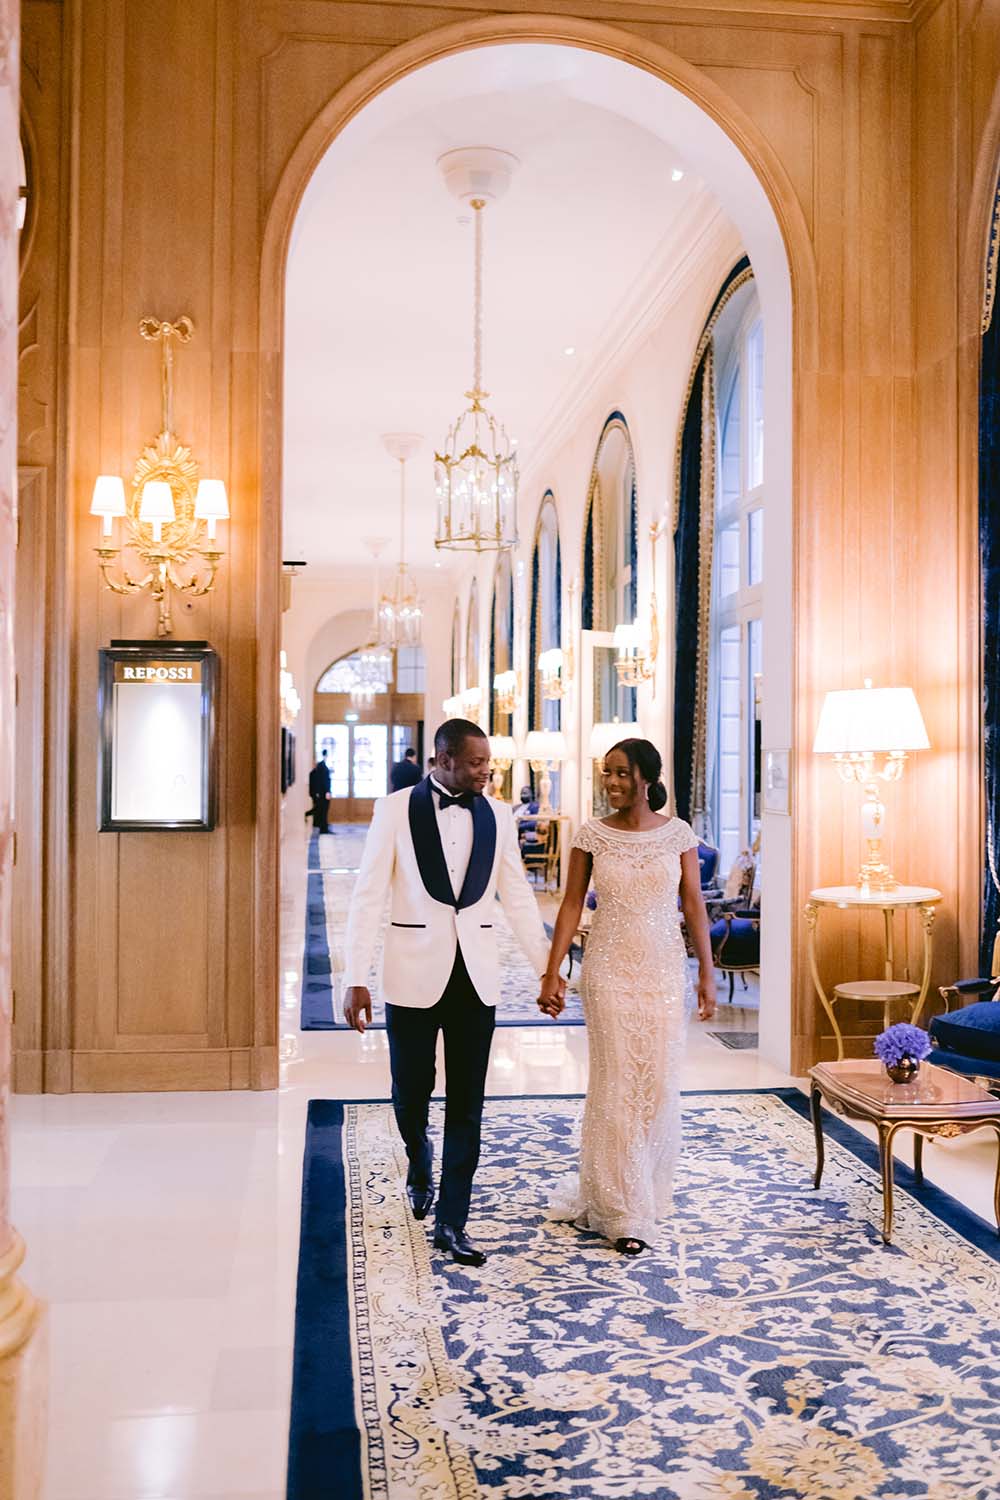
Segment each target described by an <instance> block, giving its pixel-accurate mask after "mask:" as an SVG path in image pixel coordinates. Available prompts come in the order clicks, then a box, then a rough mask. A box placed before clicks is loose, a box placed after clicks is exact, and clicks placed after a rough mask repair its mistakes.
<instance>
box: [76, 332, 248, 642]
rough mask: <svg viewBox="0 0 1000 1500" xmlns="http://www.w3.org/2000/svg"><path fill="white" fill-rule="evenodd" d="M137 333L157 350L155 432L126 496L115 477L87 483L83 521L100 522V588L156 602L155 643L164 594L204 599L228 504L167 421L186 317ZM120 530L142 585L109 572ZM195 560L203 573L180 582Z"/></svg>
mask: <svg viewBox="0 0 1000 1500" xmlns="http://www.w3.org/2000/svg"><path fill="white" fill-rule="evenodd" d="M139 334H140V336H141V337H142V338H144V339H146V340H147V341H148V342H149V343H158V344H159V346H160V400H161V423H162V425H161V430H160V432H159V434H158V435H157V437H156V438H155V439H154V440H153V442H152V443H150V444H149V445H148V446H147V447H146V448H144V449H143V451H142V453H140V455H139V457H138V459H137V460H136V465H135V470H134V472H133V475H132V481H131V487H130V489H129V492H128V495H127V496H126V489H125V482H124V481H123V480H122V479H121V478H120V476H119V475H117V474H99V475H98V476H97V479H96V481H95V484H94V493H93V498H92V500H91V504H90V514H91V515H92V516H100V518H101V544H100V546H98V547H95V549H94V550H95V552H96V553H97V557H98V566H99V568H100V570H101V577H102V578H103V579H104V583H105V586H106V587H107V588H108V589H110V590H111V592H112V593H113V594H140V593H142V592H143V591H144V590H145V589H148V590H149V593H150V597H151V598H152V599H153V600H155V602H156V605H157V609H158V616H157V622H156V633H157V635H158V636H165V635H171V634H172V632H173V628H174V627H173V619H172V617H171V613H170V593H171V591H172V592H174V593H177V594H184V595H186V596H187V597H188V598H190V599H198V598H201V597H203V596H204V595H205V594H208V593H210V592H211V590H212V589H213V588H214V586H215V578H216V574H217V572H218V568H219V563H220V561H221V560H222V558H223V557H224V556H225V553H224V552H222V551H220V549H219V548H218V547H217V546H216V534H215V533H216V526H217V525H218V523H219V521H227V520H228V519H229V498H228V496H227V494H226V486H225V484H224V483H223V482H222V480H221V479H202V478H201V477H200V473H201V471H200V468H199V465H198V463H197V461H196V459H195V458H194V456H193V454H192V452H191V450H190V448H186V447H185V446H184V444H183V443H179V442H178V441H177V438H176V436H175V435H174V430H173V429H174V420H173V398H174V392H173V368H174V356H173V344H174V341H175V340H176V342H177V343H178V344H188V343H190V342H191V339H192V338H193V336H194V324H193V323H192V321H191V319H190V318H186V317H185V318H178V319H177V321H176V322H174V323H168V322H165V321H160V320H159V319H157V318H143V319H142V321H141V323H140V324H139ZM119 520H120V521H122V522H123V523H124V528H125V539H124V545H125V546H126V547H127V548H130V549H131V550H132V551H133V552H135V553H136V554H137V555H138V556H139V557H140V558H141V559H142V561H143V563H144V564H145V565H146V567H147V569H148V572H147V573H146V575H145V577H143V578H133V577H132V575H131V574H130V573H129V572H128V571H127V569H125V568H124V567H123V568H122V570H121V576H120V577H118V578H116V577H114V576H112V572H111V567H112V564H113V563H114V562H115V560H116V559H117V558H118V557H119V555H120V553H121V551H122V548H121V547H119V546H116V545H115V523H116V521H119ZM195 555H197V556H198V557H200V558H202V559H203V560H204V562H205V564H206V568H207V571H205V572H202V571H200V570H199V571H197V572H192V573H191V574H190V576H189V577H187V578H182V577H181V574H180V571H179V570H180V569H181V568H183V567H186V566H187V565H188V563H189V562H190V561H191V559H192V557H193V556H195Z"/></svg>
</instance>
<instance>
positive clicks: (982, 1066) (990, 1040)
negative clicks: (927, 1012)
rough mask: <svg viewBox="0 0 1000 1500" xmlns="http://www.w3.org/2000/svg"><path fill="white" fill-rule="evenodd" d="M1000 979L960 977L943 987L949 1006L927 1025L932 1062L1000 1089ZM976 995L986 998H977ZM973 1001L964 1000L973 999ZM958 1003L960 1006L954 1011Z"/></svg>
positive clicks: (942, 994) (942, 993)
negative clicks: (996, 996)
mask: <svg viewBox="0 0 1000 1500" xmlns="http://www.w3.org/2000/svg"><path fill="white" fill-rule="evenodd" d="M997 994H1000V980H997V979H959V980H958V981H957V982H956V983H955V984H947V985H942V986H941V998H942V999H943V1000H944V1003H945V1006H946V1007H947V1009H946V1010H945V1012H944V1014H943V1015H941V1016H935V1017H934V1019H933V1020H932V1021H931V1023H930V1025H929V1026H928V1028H927V1029H928V1031H929V1032H930V1037H931V1045H932V1047H933V1051H932V1052H931V1055H930V1061H931V1062H933V1063H938V1064H939V1065H940V1066H941V1067H943V1068H950V1069H951V1070H952V1072H954V1073H962V1074H964V1075H965V1076H966V1077H967V1078H978V1079H980V1080H982V1082H983V1084H984V1085H985V1087H987V1088H990V1089H1000V1001H998V1000H997V999H995V998H994V996H995V995H997ZM977 996H981V997H983V998H979V999H977V998H976V997H977ZM970 1000H971V1002H972V1003H971V1004H967V1003H965V1002H967V1001H970ZM954 1002H957V1003H958V1004H959V1006H960V1009H958V1010H953V1009H952V1004H953V1003H954Z"/></svg>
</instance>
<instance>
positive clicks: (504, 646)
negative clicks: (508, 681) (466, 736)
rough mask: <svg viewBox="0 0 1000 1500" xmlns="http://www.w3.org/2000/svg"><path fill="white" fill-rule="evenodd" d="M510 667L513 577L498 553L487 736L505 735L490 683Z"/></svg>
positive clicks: (507, 558)
mask: <svg viewBox="0 0 1000 1500" xmlns="http://www.w3.org/2000/svg"><path fill="white" fill-rule="evenodd" d="M513 665H514V574H513V571H512V569H511V565H510V553H509V552H501V553H500V556H499V557H498V558H497V567H496V573H495V574H494V579H493V609H492V611H491V615H490V678H489V683H488V690H489V694H490V716H489V726H490V733H491V734H499V733H503V734H507V733H508V732H509V731H508V722H509V721H508V720H507V719H506V718H505V719H503V722H502V723H501V722H499V719H500V716H499V715H498V714H497V711H496V695H495V694H494V692H493V679H494V677H495V676H496V675H497V673H498V672H509V671H511V669H512V668H513Z"/></svg>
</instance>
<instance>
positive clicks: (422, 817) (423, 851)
mask: <svg viewBox="0 0 1000 1500" xmlns="http://www.w3.org/2000/svg"><path fill="white" fill-rule="evenodd" d="M408 812H409V817H410V837H411V839H412V840H413V852H414V854H415V855H416V856H417V868H418V869H419V871H420V878H421V880H422V881H423V883H424V889H425V891H426V892H427V894H428V896H430V898H431V900H432V901H440V902H441V904H442V906H454V905H455V893H454V891H453V890H452V888H451V877H450V876H449V874H448V866H447V864H446V863H445V858H444V850H443V849H442V848H441V835H440V833H439V832H438V825H437V813H436V812H435V809H434V795H433V793H432V792H431V783H430V778H429V777H425V778H424V780H423V781H421V782H420V783H419V784H418V785H417V786H415V787H414V788H413V791H412V792H411V793H410V806H409V809H408Z"/></svg>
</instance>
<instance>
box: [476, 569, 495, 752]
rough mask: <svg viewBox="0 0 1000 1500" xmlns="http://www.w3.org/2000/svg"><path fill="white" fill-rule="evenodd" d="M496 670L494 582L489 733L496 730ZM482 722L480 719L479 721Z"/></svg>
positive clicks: (488, 687)
mask: <svg viewBox="0 0 1000 1500" xmlns="http://www.w3.org/2000/svg"><path fill="white" fill-rule="evenodd" d="M496 671H497V591H496V584H494V585H493V607H492V609H491V610H490V676H489V681H488V682H487V684H486V691H487V693H488V694H489V699H490V718H489V724H490V734H496V732H497V705H496V698H495V697H494V694H493V679H494V677H495V676H496ZM480 722H482V721H480Z"/></svg>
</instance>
